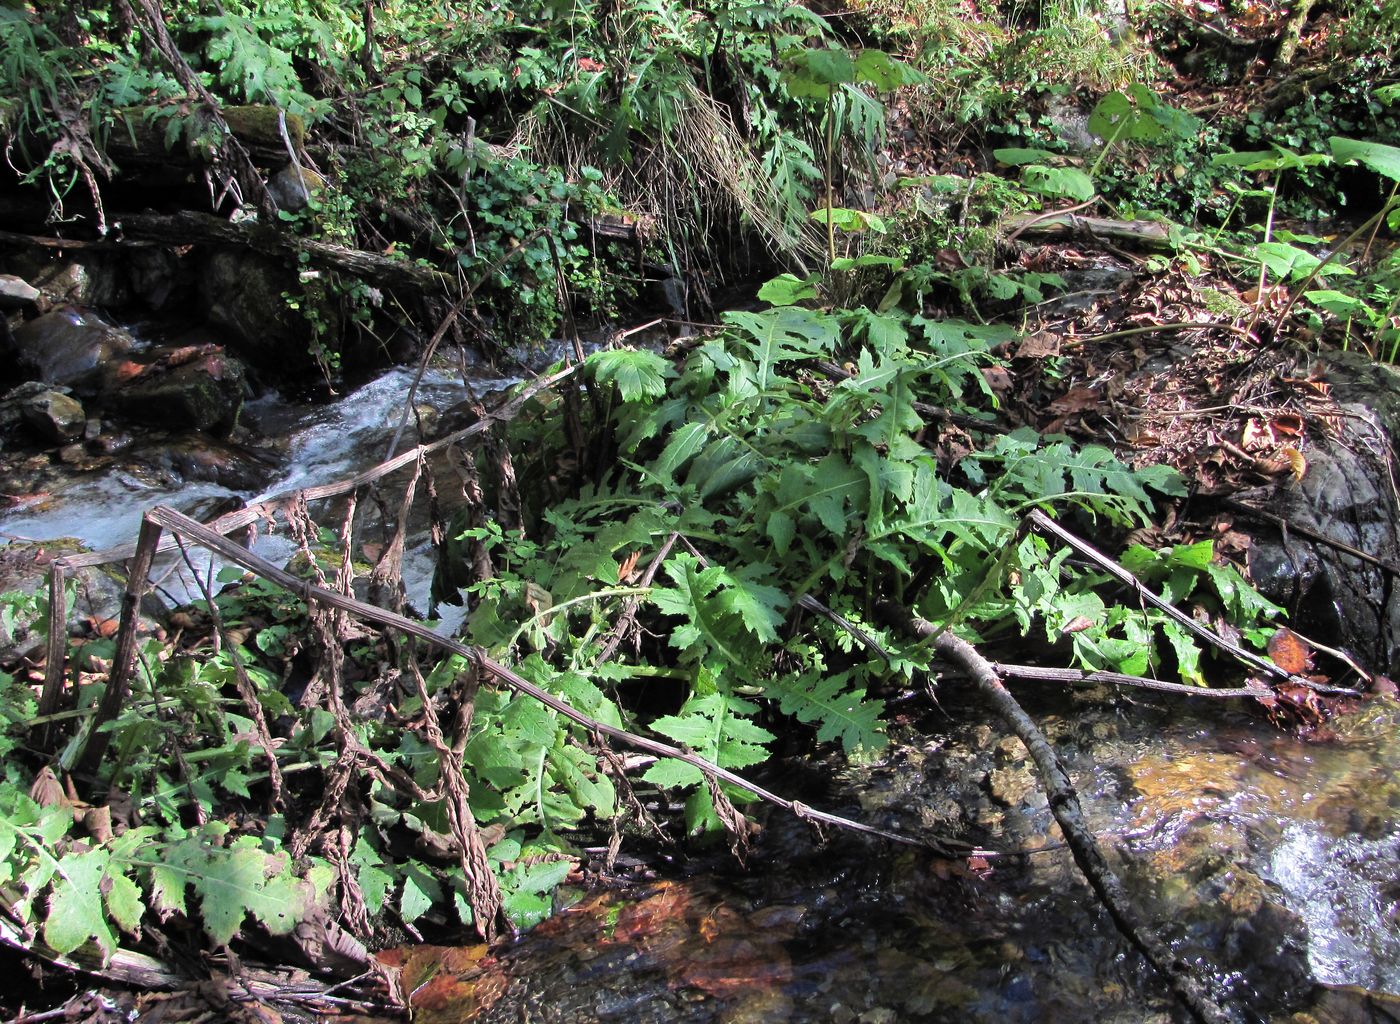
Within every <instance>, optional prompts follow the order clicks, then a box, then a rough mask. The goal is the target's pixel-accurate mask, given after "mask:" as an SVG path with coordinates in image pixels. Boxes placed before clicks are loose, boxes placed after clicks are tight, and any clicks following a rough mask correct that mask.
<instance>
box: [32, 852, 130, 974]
mask: <svg viewBox="0 0 1400 1024" xmlns="http://www.w3.org/2000/svg"><path fill="white" fill-rule="evenodd" d="M108 861H109V858H108V853H107V851H106V850H104V849H101V848H98V849H95V850H88V851H87V852H85V853H76V852H74V853H68V854H67V855H65V856H64V857H63V858H62V860H61V862H60V863H59V866H58V873H57V876H56V878H55V880H54V885H53V891H52V892H51V893H50V894H49V913H48V917H47V918H46V919H45V921H44V941H45V942H46V943H48V944H49V945H50V946H52V947H53V949H54V951H55V952H56V953H60V954H67V953H71V952H73V951H74V950H75V949H77V948H78V947H79V946H81V945H82V944H83V943H85V942H87V941H88V940H89V939H92V940H94V941H95V942H96V943H97V948H98V949H100V950H101V951H102V958H103V961H104V962H105V961H106V960H107V958H108V957H110V956H111V955H112V953H113V952H115V950H116V948H117V938H116V936H115V935H114V934H112V926H111V925H110V924H109V923H108V921H107V914H106V912H105V911H104V909H103V906H102V879H103V876H104V875H105V874H106V872H107V866H108Z"/></svg>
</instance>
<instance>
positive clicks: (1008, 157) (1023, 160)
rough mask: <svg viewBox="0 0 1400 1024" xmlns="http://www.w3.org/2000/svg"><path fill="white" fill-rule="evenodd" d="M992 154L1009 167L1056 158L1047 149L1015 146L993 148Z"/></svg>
mask: <svg viewBox="0 0 1400 1024" xmlns="http://www.w3.org/2000/svg"><path fill="white" fill-rule="evenodd" d="M992 156H994V157H996V159H997V161H998V162H999V163H1003V164H1006V165H1007V166H1009V167H1020V166H1022V165H1023V164H1048V163H1050V162H1051V161H1053V160H1055V159H1056V154H1054V153H1052V152H1050V151H1049V150H1048V149H1026V148H1021V147H1017V146H1007V147H1005V148H1003V149H994V150H992Z"/></svg>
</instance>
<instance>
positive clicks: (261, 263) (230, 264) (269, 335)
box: [199, 251, 312, 372]
mask: <svg viewBox="0 0 1400 1024" xmlns="http://www.w3.org/2000/svg"><path fill="white" fill-rule="evenodd" d="M298 287H299V286H298V284H297V277H296V273H295V271H293V270H291V269H289V268H287V267H284V266H282V265H281V264H279V263H275V262H273V261H271V260H267V259H264V258H262V257H260V256H255V255H252V254H248V253H241V252H233V251H223V252H215V253H213V254H211V255H210V256H209V258H208V259H207V260H206V261H205V262H204V265H203V267H202V268H201V270H200V279H199V290H200V293H201V294H202V296H203V297H204V302H205V304H206V308H207V311H208V317H209V322H210V324H211V325H212V326H213V327H214V328H215V329H216V330H218V331H219V332H220V333H221V334H223V335H224V336H225V337H227V338H228V339H229V342H230V345H231V346H233V347H235V348H236V350H237V351H238V352H239V353H240V354H241V355H244V356H246V357H247V358H248V359H249V361H251V362H253V363H255V364H257V365H259V366H267V367H271V368H276V369H278V370H281V371H283V372H286V371H288V370H291V371H293V372H295V371H299V370H305V369H309V368H310V367H311V365H312V361H311V357H310V356H309V355H308V354H307V352H308V350H307V344H308V342H309V340H310V333H309V331H308V328H307V325H306V322H305V321H304V320H303V319H302V318H301V317H300V316H299V315H297V314H296V313H295V312H294V311H293V310H292V309H290V308H289V307H288V305H287V300H286V299H284V298H283V297H282V295H283V293H284V292H289V291H291V292H294V291H297V290H298Z"/></svg>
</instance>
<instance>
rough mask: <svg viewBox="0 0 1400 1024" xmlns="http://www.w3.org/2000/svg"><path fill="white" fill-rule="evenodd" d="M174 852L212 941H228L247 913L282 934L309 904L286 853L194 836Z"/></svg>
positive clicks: (305, 888)
mask: <svg viewBox="0 0 1400 1024" xmlns="http://www.w3.org/2000/svg"><path fill="white" fill-rule="evenodd" d="M172 853H173V855H174V857H175V859H176V862H177V863H178V864H179V865H180V866H181V867H184V868H185V869H186V870H188V871H189V873H190V881H191V882H192V884H193V886H194V891H195V892H196V893H198V894H199V897H200V916H201V918H202V920H203V923H204V930H205V931H206V932H207V933H208V935H209V938H210V940H211V941H212V942H213V943H214V944H215V945H218V946H222V945H226V944H227V943H228V942H230V941H231V940H232V939H233V937H234V936H235V935H236V934H238V930H239V929H240V928H241V927H242V926H243V921H244V918H245V917H246V916H247V915H248V914H252V915H253V916H254V917H255V918H256V919H257V920H258V921H259V922H260V923H261V924H262V925H263V926H264V927H266V928H267V930H268V931H270V932H272V933H273V934H274V935H282V934H285V933H287V932H289V931H291V930H292V928H294V927H295V926H296V924H297V922H298V921H300V920H301V919H302V918H303V917H304V916H305V915H306V913H307V911H308V909H309V904H310V897H311V895H312V893H311V892H310V886H308V885H307V884H306V883H305V882H304V881H303V880H301V879H299V878H297V877H296V876H295V875H294V874H292V871H291V858H290V857H288V856H287V854H285V853H276V854H272V853H266V852H264V851H263V850H260V849H258V848H257V847H256V846H252V845H235V846H233V847H232V848H227V849H221V848H218V847H213V846H204V845H202V840H201V839H200V837H198V836H196V837H193V838H192V839H191V840H189V841H187V842H185V843H183V844H181V845H180V846H179V847H177V848H175V850H173V851H172Z"/></svg>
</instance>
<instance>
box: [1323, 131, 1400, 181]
mask: <svg viewBox="0 0 1400 1024" xmlns="http://www.w3.org/2000/svg"><path fill="white" fill-rule="evenodd" d="M1327 142H1328V144H1329V145H1331V147H1332V155H1333V156H1334V157H1336V158H1337V160H1339V161H1341V162H1342V163H1353V162H1355V163H1358V164H1361V165H1362V166H1364V167H1369V168H1370V169H1371V170H1373V171H1375V172H1376V173H1377V174H1379V175H1381V176H1383V177H1386V178H1389V179H1390V180H1391V181H1400V147H1396V146H1387V145H1385V144H1384V143H1381V142H1362V141H1361V140H1359V139H1344V138H1342V137H1341V136H1338V135H1334V136H1332V137H1331V138H1330V139H1328V140H1327Z"/></svg>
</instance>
